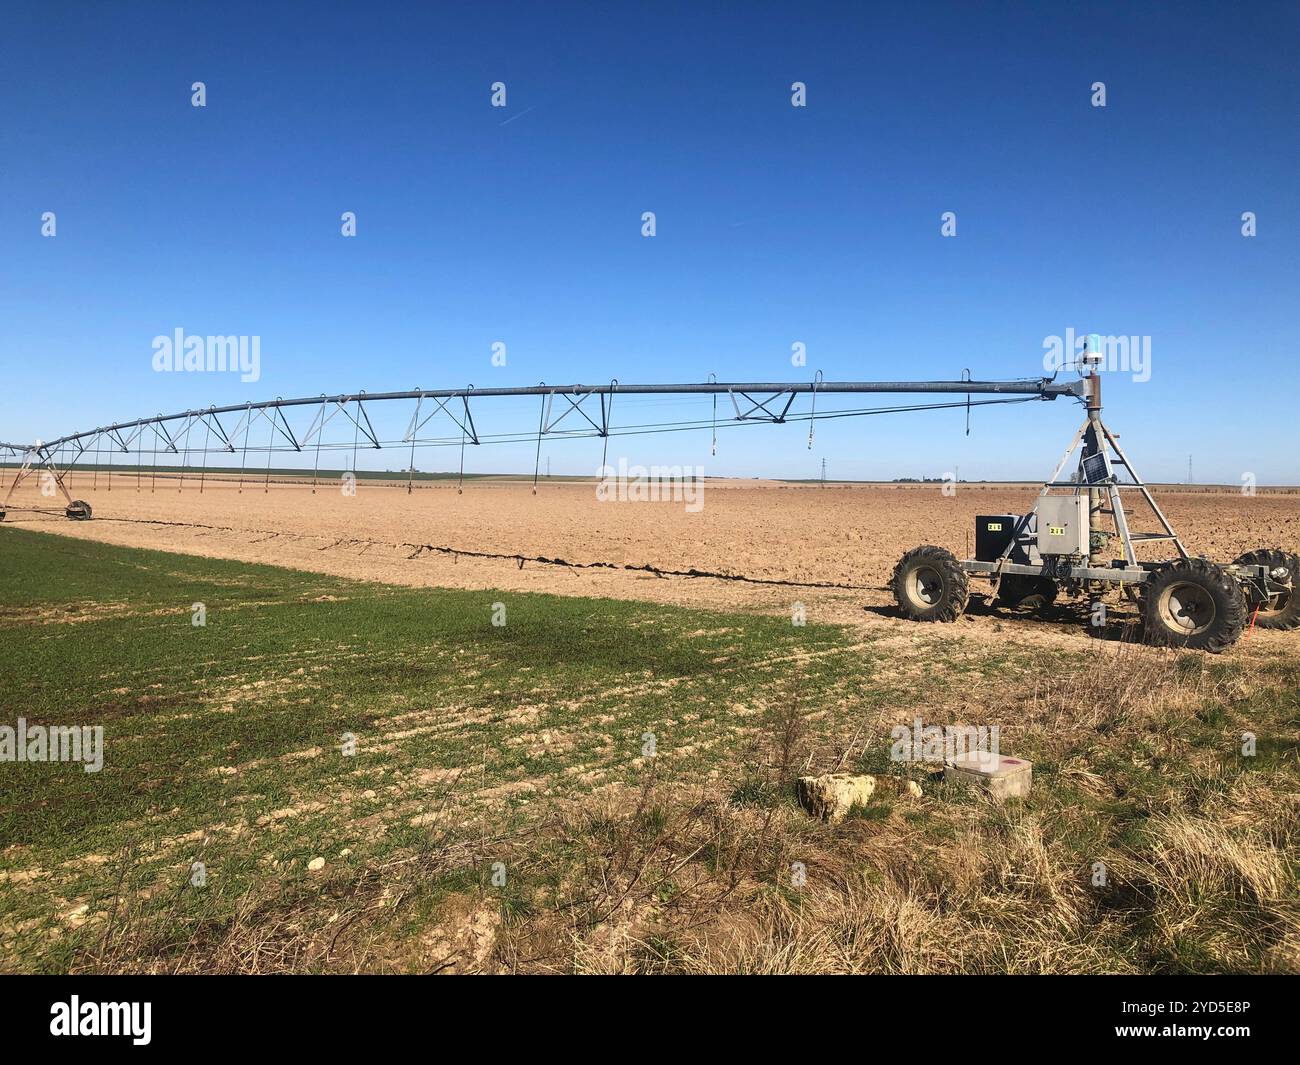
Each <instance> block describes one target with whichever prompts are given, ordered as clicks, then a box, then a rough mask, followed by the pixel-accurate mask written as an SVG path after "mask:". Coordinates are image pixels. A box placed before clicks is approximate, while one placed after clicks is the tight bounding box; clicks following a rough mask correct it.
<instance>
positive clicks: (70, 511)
mask: <svg viewBox="0 0 1300 1065" xmlns="http://www.w3.org/2000/svg"><path fill="white" fill-rule="evenodd" d="M63 513H64V514H66V515H67V516H68V517H69V518H71V519H72V520H73V521H89V520H90V504H89V503H87V502H86V501H85V500H84V499H74V500H73V501H72V502H71V503H69V504H68V505H67V506H66V507H64V508H63Z"/></svg>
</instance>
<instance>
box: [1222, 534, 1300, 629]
mask: <svg viewBox="0 0 1300 1065" xmlns="http://www.w3.org/2000/svg"><path fill="white" fill-rule="evenodd" d="M1236 561H1237V563H1238V564H1240V565H1243V566H1267V567H1268V568H1269V569H1270V570H1278V569H1284V570H1286V571H1287V576H1286V577H1283V578H1282V579H1281V582H1280V583H1283V584H1288V585H1290V590H1289V591H1287V592H1283V593H1282V594H1281V595H1272V596H1269V598H1268V599H1267V600H1266V601H1265V602H1262V603H1260V604H1259V613H1257V614H1255V606H1256V604H1255V602H1254V600H1253V599H1252V600H1251V602H1250V604H1249V605H1248V607H1247V609H1248V610H1249V611H1250V612H1251V613H1252V614H1255V624H1256V625H1258V626H1259V627H1260V628H1261V629H1300V595H1296V593H1295V586H1296V581H1297V580H1298V579H1300V557H1297V556H1296V555H1293V554H1291V552H1289V551H1279V550H1277V549H1275V548H1274V549H1268V548H1261V549H1260V550H1258V551H1247V552H1246V553H1245V554H1244V555H1242V556H1241V557H1240V558H1238V559H1237V560H1236ZM1274 579H1275V580H1276V579H1277V578H1274ZM1256 594H1258V593H1256Z"/></svg>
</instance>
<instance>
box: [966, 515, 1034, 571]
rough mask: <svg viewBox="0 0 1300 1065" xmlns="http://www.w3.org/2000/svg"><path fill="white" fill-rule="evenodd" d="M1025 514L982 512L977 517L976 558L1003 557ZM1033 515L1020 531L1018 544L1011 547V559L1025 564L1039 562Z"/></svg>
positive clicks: (989, 559)
mask: <svg viewBox="0 0 1300 1065" xmlns="http://www.w3.org/2000/svg"><path fill="white" fill-rule="evenodd" d="M1023 517H1024V515H1023V514H981V515H979V517H977V518H976V519H975V559H976V561H979V562H996V561H997V560H998V559H999V558H1001V557H1002V552H1003V551H1005V550H1006V547H1007V544H1009V543H1010V542H1011V537H1012V535H1013V534H1014V533H1015V531H1016V526H1017V525H1019V524H1020V520H1021V519H1022V518H1023ZM1034 523H1035V518H1034V516H1033V515H1031V516H1030V518H1029V524H1028V525H1027V526H1025V528H1024V530H1023V531H1022V532H1021V533H1020V536H1019V539H1018V542H1017V543H1016V546H1015V547H1013V548H1012V549H1011V561H1012V562H1019V563H1021V564H1022V565H1024V564H1034V565H1036V564H1037V563H1038V552H1037V551H1036V550H1035V549H1034Z"/></svg>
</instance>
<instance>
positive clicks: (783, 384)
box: [0, 337, 1300, 651]
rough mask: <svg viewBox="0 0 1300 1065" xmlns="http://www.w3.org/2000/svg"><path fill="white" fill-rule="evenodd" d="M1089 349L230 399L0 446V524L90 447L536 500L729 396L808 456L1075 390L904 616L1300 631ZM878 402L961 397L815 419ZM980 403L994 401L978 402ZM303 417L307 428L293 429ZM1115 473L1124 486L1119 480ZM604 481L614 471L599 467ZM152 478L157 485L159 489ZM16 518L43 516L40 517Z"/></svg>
mask: <svg viewBox="0 0 1300 1065" xmlns="http://www.w3.org/2000/svg"><path fill="white" fill-rule="evenodd" d="M1087 343H1088V348H1087V349H1086V351H1085V353H1084V357H1083V360H1082V363H1081V367H1082V369H1081V374H1082V376H1080V378H1079V379H1077V380H1073V381H1061V382H1058V381H1057V380H1056V377H1055V375H1053V376H1052V377H1035V378H1022V379H1019V380H1009V381H975V380H971V379H969V371H966V372H965V374H964V375H963V377H962V378H961V379H960V380H956V381H826V380H823V379H822V374H821V373H820V372H818V373H817V375H816V376H815V377H814V378H813V379H812V380H811V381H731V382H727V381H716V380H712V379H710V380H708V381H701V382H690V383H681V384H635V385H624V384H620V383H619V382H618V381H617V380H613V381H610V382H609V384H604V385H581V384H574V385H548V384H546V383H545V382H541V383H539V384H536V385H525V386H517V387H503V388H480V389H476V388H474V387H473V386H472V385H470V386H467V387H465V388H443V389H421V388H415V389H411V390H409V391H404V392H375V393H366V392H354V393H348V394H339V395H333V396H330V395H326V394H324V393H322V394H321V395H318V396H304V397H302V398H299V399H283V398H280V397H277V398H276V399H273V400H265V401H263V402H260V403H252V402H249V403H232V404H228V405H226V406H220V407H218V406H211V407H207V408H204V409H200V410H187V411H181V412H179V413H176V414H157V415H155V416H153V417H151V418H137V419H136V420H135V421H128V422H116V423H114V424H112V425H105V426H100V427H99V428H96V429H91V430H87V431H85V432H79V433H71V434H69V435H67V436H60V437H57V438H55V439H53V440H49V441H39V440H38V441H35V442H34V443H32V444H5V443H0V453H8V454H10V455H14V456H18V457H19V458H20V459H21V461H20V463H19V465H18V471H17V473H16V474H15V476H14V479H13V482H12V484H11V485H10V487H9V491H8V493H7V495H6V496H5V499H4V502H3V503H0V519H3V518H4V516H5V511H6V507H7V506H8V504H9V500H10V498H11V497H12V496H13V494H14V491H15V490H16V489H17V488H18V487H19V485H21V484H22V483H23V481H24V480H25V479H26V478H27V477H29V476H32V475H34V474H37V473H39V474H40V478H41V482H42V483H41V491H42V494H43V495H46V496H53V495H54V494H55V492H56V490H57V491H59V492H61V493H62V494H63V497H64V499H65V500H66V501H67V506H66V508H65V511H64V512H65V514H66V516H67V517H69V518H72V519H74V520H85V519H88V518H90V516H91V508H90V504H89V503H87V502H85V501H84V500H78V499H73V498H72V494H71V492H70V491H69V489H68V486H67V483H66V481H65V476H66V475H67V474H69V473H70V472H71V471H72V469H73V468H74V467H75V466H76V464H77V462H78V461H79V460H80V459H81V458H82V457H83V456H85V455H86V454H87V453H92V454H93V455H94V456H95V463H94V477H95V481H94V482H93V484H94V486H97V485H98V476H99V471H100V469H101V468H103V467H101V465H100V464H99V461H98V460H99V457H100V454H101V452H103V451H104V449H105V448H107V451H106V454H107V457H108V463H107V471H108V480H107V486H106V488H107V490H108V491H111V490H112V473H113V465H112V463H113V455H114V454H115V453H118V454H131V453H134V454H135V456H136V460H137V461H136V488H137V490H139V488H140V484H141V479H142V476H143V470H144V454H145V452H146V451H149V452H152V461H151V463H150V470H151V478H153V479H156V476H157V472H158V464H157V460H158V456H159V455H160V454H171V455H176V456H178V457H180V459H181V465H180V466H179V471H180V472H179V475H178V481H177V489H178V491H179V490H181V489H183V487H184V483H185V478H186V476H187V475H188V474H190V473H192V472H197V473H198V479H199V491H200V492H202V491H203V485H204V476H205V475H206V473H207V456H208V455H209V454H211V453H218V452H226V453H229V454H236V453H237V454H239V455H240V456H241V458H240V465H239V490H240V491H242V490H243V484H244V476H245V473H246V471H247V462H248V453H249V452H250V451H253V452H255V453H263V454H265V455H266V470H265V475H266V485H265V487H266V489H267V490H268V491H269V488H270V478H271V460H272V456H273V455H274V454H275V453H277V452H281V453H283V452H296V453H299V454H302V453H304V452H314V456H315V464H314V468H313V470H312V491H313V492H315V490H316V479H317V474H318V473H319V471H320V456H321V452H322V451H335V450H340V449H346V448H349V447H350V448H351V450H352V471H353V474H352V476H353V477H355V471H356V469H357V449H358V448H359V447H366V448H368V449H369V448H374V449H383V448H386V447H403V448H409V453H410V465H409V467H408V469H407V470H406V473H407V491H408V492H410V491H411V490H412V486H413V478H414V474H415V452H416V449H417V448H424V447H439V446H454V445H456V444H459V446H460V474H461V478H462V480H463V478H464V473H465V447H466V445H480V444H484V443H508V442H520V441H525V440H526V441H529V442H531V441H533V440H535V441H536V458H535V463H534V468H533V490H534V491H536V489H537V478H538V474H539V471H540V468H541V453H542V441H543V440H544V439H546V438H548V437H550V438H553V439H555V438H562V439H574V438H580V437H599V438H603V439H604V441H605V452H606V454H602V457H601V470H602V471H605V470H608V469H609V467H608V466H607V465H606V463H605V458H606V457H607V452H608V446H609V437H611V436H625V435H635V434H642V433H652V432H677V431H682V430H686V429H704V428H709V427H710V426H711V427H712V429H713V445H714V449H715V453H716V447H717V429H718V425H719V418H718V398H719V397H720V396H725V397H726V398H727V399H728V400H730V403H731V407H732V413H731V414H727V413H726V412H725V411H724V414H723V422H724V423H730V424H732V425H743V424H762V423H767V424H782V423H786V422H793V421H806V422H808V446H809V447H812V441H813V430H814V426H815V423H816V421H817V420H818V419H819V418H822V419H829V418H847V417H859V416H865V415H871V414H894V413H905V412H910V411H922V410H940V409H945V408H952V407H965V408H966V412H967V425H966V427H967V432H969V431H970V411H971V408H972V407H975V406H987V405H991V404H1002V403H1028V402H1033V401H1034V400H1035V399H1038V400H1055V399H1057V398H1058V397H1060V396H1065V397H1069V398H1073V399H1077V400H1080V401H1081V402H1082V404H1083V405H1084V407H1085V408H1086V412H1087V414H1086V420H1085V421H1084V423H1083V424H1082V425H1081V426H1080V427H1079V429H1078V430H1077V431H1076V432H1075V434H1074V437H1073V439H1072V440H1071V443H1070V446H1069V447H1068V448H1067V449H1066V452H1065V455H1064V456H1063V457H1062V458H1061V461H1060V462H1059V463H1058V464H1057V466H1056V469H1055V470H1054V471H1053V473H1052V475H1051V477H1049V478H1048V480H1047V481H1046V482H1044V483H1043V485H1042V488H1041V490H1040V492H1039V496H1038V499H1037V500H1036V501H1035V503H1034V505H1033V507H1032V508H1031V509H1030V510H1029V512H1028V513H1026V514H1009V515H980V516H978V517H977V519H976V523H977V528H976V557H975V558H973V559H958V558H957V557H956V556H954V555H953V554H952V553H951V552H949V551H946V550H944V549H943V548H941V547H936V546H934V545H932V544H926V545H922V546H920V547H918V548H916V549H914V550H913V551H910V552H908V553H907V554H906V555H904V556H903V559H902V560H901V561H900V562H899V564H898V566H897V567H895V570H894V576H893V581H892V584H893V587H894V593H895V598H896V600H897V602H898V604H899V608H900V611H901V612H902V613H903V614H904V615H905V616H907V617H911V618H914V619H916V620H918V621H955V620H956V619H957V618H958V617H959V616H960V615H961V614H962V612H963V611H964V610H965V609H966V604H967V599H968V596H969V579H970V578H971V577H976V578H985V579H988V580H989V581H990V582H991V586H990V592H991V594H990V598H991V599H992V600H994V601H996V602H999V603H1003V604H1009V605H1012V606H1020V605H1022V604H1026V603H1037V604H1039V605H1042V604H1049V605H1050V603H1051V601H1052V599H1054V598H1055V596H1056V594H1057V593H1058V592H1060V591H1064V592H1068V593H1071V594H1076V595H1077V594H1085V595H1088V596H1089V597H1092V598H1094V600H1095V601H1094V603H1093V609H1092V612H1091V614H1090V616H1091V617H1094V618H1095V617H1097V616H1101V617H1103V618H1104V614H1105V612H1104V609H1101V605H1100V604H1099V602H1097V601H1096V600H1099V599H1100V597H1101V595H1102V594H1103V593H1104V592H1105V591H1106V590H1107V589H1112V588H1118V589H1119V590H1120V592H1121V594H1123V595H1127V596H1128V597H1129V598H1130V599H1131V600H1132V601H1133V602H1135V603H1137V604H1138V606H1139V608H1140V609H1141V611H1142V615H1143V625H1144V630H1145V635H1146V638H1147V639H1149V640H1151V641H1152V642H1156V643H1173V644H1175V645H1176V646H1184V647H1196V648H1201V649H1204V650H1211V651H1217V650H1222V649H1223V648H1225V647H1227V646H1228V645H1230V644H1231V643H1233V642H1234V641H1235V640H1236V639H1237V638H1238V637H1239V636H1240V635H1241V632H1242V630H1243V628H1244V626H1245V619H1246V613H1247V609H1250V610H1252V611H1253V612H1254V614H1253V618H1254V619H1255V620H1258V622H1259V624H1260V625H1261V627H1272V628H1296V627H1300V604H1298V603H1297V600H1296V598H1295V595H1294V591H1295V574H1296V572H1297V571H1300V559H1297V558H1296V557H1295V556H1294V555H1291V554H1288V553H1287V552H1284V551H1281V550H1274V549H1271V548H1269V549H1261V550H1258V551H1252V552H1248V553H1247V554H1245V555H1242V556H1240V557H1239V558H1237V559H1236V560H1235V561H1234V562H1232V563H1230V564H1228V565H1224V566H1219V565H1215V564H1214V563H1212V562H1209V561H1208V560H1206V559H1201V558H1193V557H1192V556H1191V555H1190V553H1189V552H1188V551H1187V549H1186V547H1184V545H1183V543H1182V541H1181V540H1180V539H1179V538H1178V535H1177V534H1176V533H1175V532H1174V529H1173V526H1172V525H1171V524H1170V522H1169V520H1168V518H1166V517H1165V514H1164V512H1163V511H1162V510H1161V509H1160V507H1159V506H1158V505H1157V504H1156V501H1155V499H1154V498H1153V496H1152V494H1151V491H1150V488H1149V486H1148V485H1147V484H1146V483H1145V482H1143V480H1142V479H1141V478H1140V477H1139V476H1138V474H1137V471H1136V470H1135V469H1134V467H1133V465H1132V463H1131V462H1130V461H1129V460H1128V457H1127V456H1126V455H1125V454H1124V452H1123V451H1122V450H1121V448H1120V445H1119V443H1118V441H1117V438H1116V435H1115V434H1113V433H1112V432H1111V431H1110V430H1109V429H1108V428H1107V427H1106V426H1105V425H1104V424H1103V422H1102V420H1101V409H1102V408H1101V378H1100V376H1099V374H1098V369H1099V364H1100V361H1101V354H1100V347H1099V344H1100V340H1099V338H1095V337H1089V338H1088V342H1087ZM710 378H712V375H710ZM872 393H893V394H911V395H915V396H919V397H935V396H944V395H949V396H957V397H961V398H958V399H956V400H954V401H939V400H936V399H934V398H928V399H925V400H924V401H921V402H913V403H906V404H901V405H897V406H884V407H867V408H853V409H843V408H832V409H830V410H827V409H826V408H825V407H823V409H822V410H821V411H820V412H819V411H818V409H817V400H818V399H819V398H820V397H823V396H837V395H838V396H845V395H864V394H872ZM689 395H697V396H698V395H704V396H712V397H713V404H712V411H711V416H710V418H709V419H708V420H695V421H676V422H648V423H639V424H638V423H629V422H628V421H627V420H626V419H622V420H621V422H620V424H619V425H618V426H615V425H614V424H613V422H612V412H613V407H614V401H615V399H616V398H618V397H620V396H689ZM527 396H533V397H538V398H539V399H540V404H539V410H538V415H537V427H536V429H535V430H532V429H529V430H527V431H526V432H520V431H518V430H513V431H510V432H503V433H492V434H488V433H481V432H480V431H479V429H478V427H477V426H476V425H475V423H474V415H473V409H472V405H477V404H480V403H482V402H483V401H485V400H489V399H498V398H503V397H527ZM803 396H806V397H808V399H809V401H810V402H809V404H808V408H807V410H803V409H800V410H797V411H796V410H794V409H793V408H794V406H795V402H796V400H798V399H799V398H800V397H803ZM975 396H981V397H988V398H983V399H979V400H976V399H974V398H973V397H975ZM557 399H558V400H559V403H558V410H557V403H556V400H557ZM403 401H405V402H407V403H413V404H414V406H413V409H412V412H411V415H410V421H409V422H408V423H407V427H406V430H405V432H403V433H402V434H401V436H400V437H397V436H393V435H390V436H384V435H382V434H381V433H380V432H378V431H376V429H375V425H374V421H373V420H372V418H371V414H370V412H371V411H374V410H375V409H376V408H377V407H380V408H382V407H384V405H392V404H397V403H401V402H403ZM426 405H427V406H426ZM299 409H305V410H306V411H307V412H308V413H309V414H310V422H309V424H307V425H306V426H303V425H302V422H303V421H305V420H306V417H305V416H304V415H297V416H296V417H293V418H291V417H290V412H295V411H298V410H299ZM340 414H341V415H342V416H343V418H342V420H341V421H340V422H338V423H336V424H337V425H338V426H341V427H342V429H343V431H344V433H345V436H346V437H350V438H351V439H350V440H349V439H346V438H344V439H341V440H340V439H337V438H335V439H329V440H327V439H326V438H325V437H326V427H327V426H329V425H330V424H331V422H332V421H333V419H334V418H335V417H336V416H338V415H340ZM439 416H441V417H442V418H444V419H446V421H448V422H450V425H451V426H454V429H455V432H454V433H453V434H452V435H450V436H432V435H427V434H425V435H422V432H421V431H422V430H423V429H424V428H425V427H426V426H427V425H428V424H429V423H430V422H431V421H433V419H434V418H437V417H439ZM570 416H573V417H572V419H571V420H570V421H569V422H568V423H567V425H563V426H562V425H561V423H563V422H564V421H565V419H566V418H570ZM294 421H297V422H298V426H297V429H296V431H295V427H294V424H293V422H294ZM262 423H265V425H264V427H263V428H261V429H260V431H259V433H258V436H257V439H255V440H254V439H252V438H251V435H250V434H251V430H252V429H253V427H254V425H255V424H258V425H261V424H262ZM399 424H400V423H399ZM449 428H450V427H449ZM196 431H197V433H198V435H197V437H196V435H195V434H196ZM363 439H364V443H363V442H362V441H363ZM1076 451H1077V452H1078V453H1079V459H1078V466H1077V469H1076V470H1075V471H1074V473H1073V475H1072V476H1070V477H1069V479H1066V480H1062V479H1061V477H1062V474H1063V473H1065V471H1066V469H1067V467H1068V466H1069V465H1070V462H1071V460H1072V458H1073V456H1074V455H1075V453H1076ZM191 455H201V456H202V457H203V466H202V469H201V470H195V469H194V468H193V467H191V466H190V456H191ZM1121 471H1122V472H1123V476H1120V472H1121ZM601 476H602V477H603V476H604V473H603V472H602V474H601ZM152 485H153V480H152V479H151V489H150V490H151V491H152ZM1123 490H1136V491H1137V492H1139V493H1140V494H1141V496H1142V498H1143V499H1144V501H1145V502H1146V503H1147V504H1148V505H1149V507H1150V510H1151V511H1152V513H1153V514H1154V516H1155V518H1156V520H1157V522H1158V523H1159V528H1158V529H1156V530H1154V531H1151V532H1132V531H1130V528H1129V520H1128V519H1129V516H1128V513H1127V510H1126V507H1125V505H1124V502H1123V500H1122V491H1123ZM15 509H18V508H15ZM22 509H29V510H36V511H40V510H42V509H43V508H40V507H34V508H22ZM1107 519H1109V520H1107ZM1108 525H1111V526H1113V529H1114V531H1113V532H1111V531H1110V530H1109V529H1108V528H1107V526H1108ZM1112 539H1114V540H1116V541H1117V542H1116V547H1118V548H1119V549H1120V551H1121V552H1122V557H1119V558H1114V557H1109V556H1110V552H1111V548H1110V544H1111V542H1112ZM1151 544H1169V545H1171V546H1172V547H1173V549H1174V552H1175V555H1174V557H1172V558H1170V557H1166V558H1164V559H1162V560H1160V561H1145V560H1142V559H1139V557H1138V554H1137V549H1138V548H1139V547H1142V546H1144V545H1151ZM1139 589H1141V592H1139ZM1099 609H1100V615H1099V614H1098V610H1099Z"/></svg>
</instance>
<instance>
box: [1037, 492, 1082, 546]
mask: <svg viewBox="0 0 1300 1065" xmlns="http://www.w3.org/2000/svg"><path fill="white" fill-rule="evenodd" d="M1088 532H1089V529H1088V495H1087V493H1086V492H1077V493H1075V494H1074V495H1068V496H1044V497H1043V498H1042V499H1041V500H1039V503H1038V552H1039V554H1042V555H1081V556H1082V557H1084V558H1087V557H1088Z"/></svg>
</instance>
